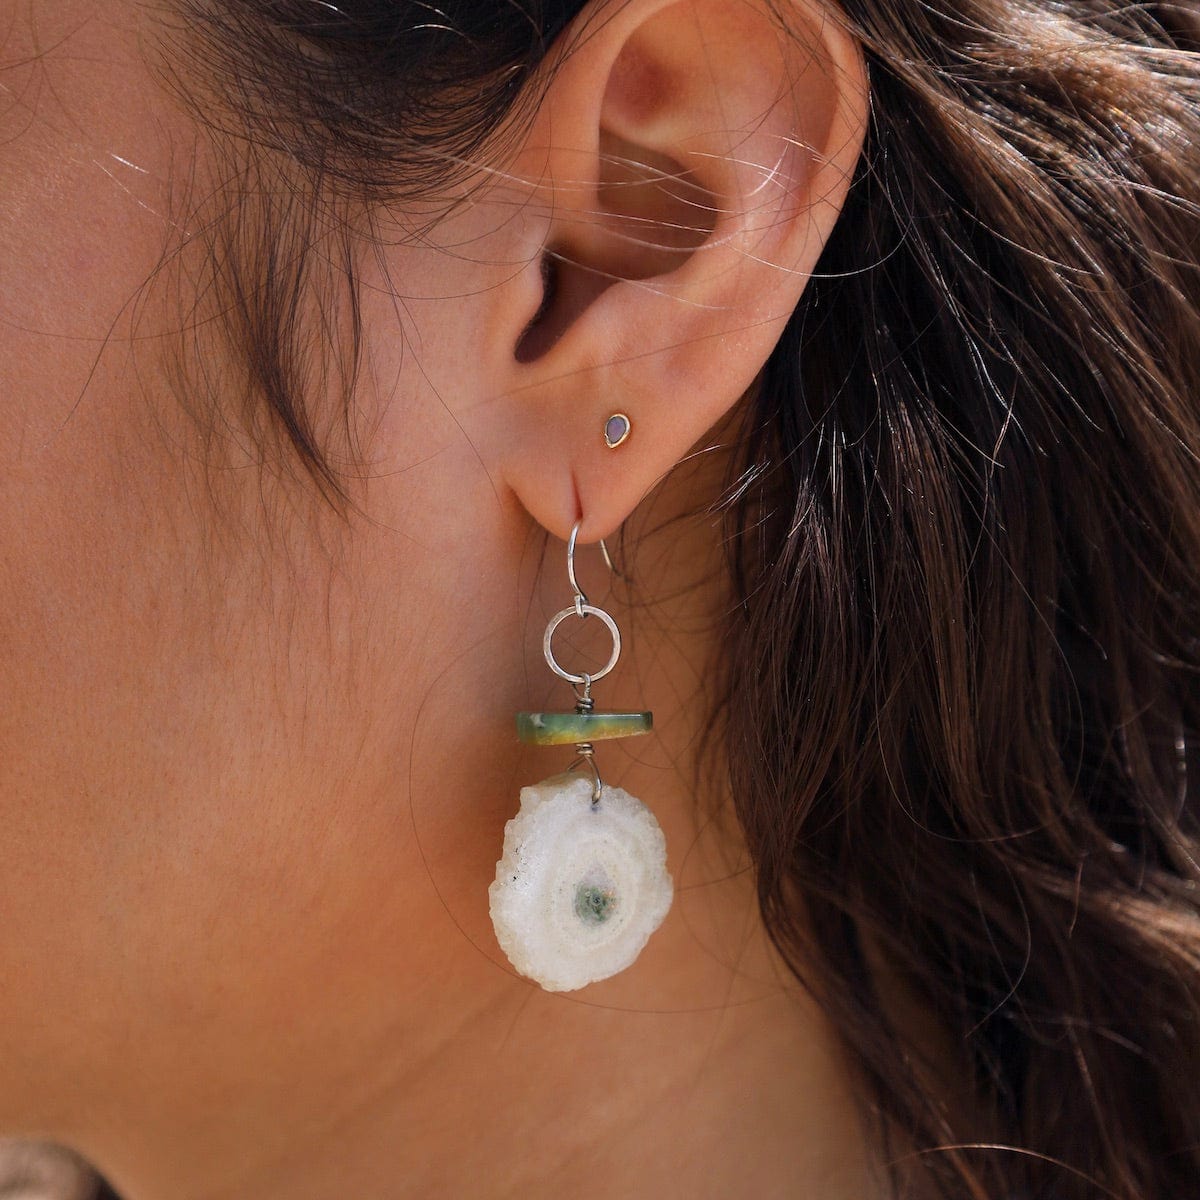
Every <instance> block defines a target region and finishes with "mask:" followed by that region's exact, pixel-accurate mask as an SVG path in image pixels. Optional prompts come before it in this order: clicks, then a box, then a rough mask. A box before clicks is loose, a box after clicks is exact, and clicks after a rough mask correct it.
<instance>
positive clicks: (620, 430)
mask: <svg viewBox="0 0 1200 1200" xmlns="http://www.w3.org/2000/svg"><path fill="white" fill-rule="evenodd" d="M630 428H631V427H630V424H629V418H628V417H627V416H626V415H625V414H624V413H613V415H612V416H611V417H609V418H608V420H607V421H605V422H604V444H605V445H606V446H607V447H608V448H609V449H610V450H615V449H616V448H617V447H618V446H619V445H620V444H621V443H622V442H623V441H624V440H625V439H626V438H627V437H628V436H629V432H630Z"/></svg>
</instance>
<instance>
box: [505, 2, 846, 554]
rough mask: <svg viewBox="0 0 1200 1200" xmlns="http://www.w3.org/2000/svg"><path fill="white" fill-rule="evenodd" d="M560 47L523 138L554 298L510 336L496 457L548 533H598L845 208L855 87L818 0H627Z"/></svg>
mask: <svg viewBox="0 0 1200 1200" xmlns="http://www.w3.org/2000/svg"><path fill="white" fill-rule="evenodd" d="M609 8H612V9H613V11H612V13H611V14H609V12H608V9H609ZM784 18H786V21H787V25H788V27H787V28H785V27H784V25H783V23H782V22H783V20H784ZM566 45H567V49H566V52H565V55H564V58H563V60H562V62H561V63H560V64H559V65H558V68H557V71H556V73H555V74H554V75H553V77H552V79H551V82H550V84H549V88H548V91H547V93H546V96H545V100H544V102H543V105H542V108H541V110H540V111H539V115H538V117H537V119H536V120H535V122H534V125H533V127H532V129H531V131H530V135H529V139H528V143H527V146H526V149H525V156H524V162H525V164H526V165H527V166H532V164H535V163H537V164H539V165H538V167H537V168H536V177H535V178H534V179H533V180H531V187H532V188H533V191H534V193H535V195H536V199H537V200H538V201H540V203H541V204H544V205H545V206H546V208H547V209H548V211H549V212H550V213H551V214H552V216H551V219H550V220H549V221H548V222H547V226H546V228H547V235H546V241H545V244H544V245H543V246H541V247H537V248H532V249H534V250H535V252H540V254H541V255H542V256H544V262H545V264H546V267H547V269H546V272H545V278H546V280H547V288H548V291H547V295H546V296H545V298H544V302H543V304H542V307H541V308H540V310H539V312H538V314H537V316H536V318H535V320H534V321H532V322H530V323H529V324H528V325H526V326H524V327H522V328H519V329H515V330H513V356H512V369H511V378H510V379H509V380H508V381H507V382H508V386H507V387H506V388H505V389H504V399H503V402H502V403H501V404H500V405H498V406H497V407H498V408H499V409H500V410H502V412H503V419H504V420H505V421H506V422H507V425H508V428H509V430H512V429H513V428H515V429H517V430H524V431H526V436H525V437H520V436H518V437H516V438H512V437H510V438H508V439H506V444H505V445H504V448H503V450H502V451H501V452H500V453H499V457H500V458H501V463H500V471H501V473H502V475H503V477H504V479H505V481H506V482H507V483H508V485H509V487H511V488H512V490H513V492H514V493H515V494H516V496H517V497H518V498H519V499H520V501H521V503H522V504H524V506H525V507H526V509H527V510H528V511H529V512H530V513H531V514H532V515H533V516H534V517H535V518H536V519H537V520H538V521H539V522H540V523H541V524H542V525H544V526H545V527H546V528H548V529H549V530H551V532H553V533H555V534H556V535H558V536H560V537H565V536H566V532H567V531H568V530H569V529H570V527H571V525H572V524H573V522H574V521H575V520H576V518H577V517H582V518H583V520H584V528H583V531H582V534H581V536H582V537H583V538H585V539H586V540H592V539H595V538H599V537H603V536H606V535H607V534H609V533H610V532H611V531H612V530H613V529H614V528H615V527H616V526H617V525H619V524H620V523H621V522H622V521H623V520H624V519H625V517H626V516H627V515H628V514H629V512H630V511H631V510H632V509H633V507H634V506H635V505H636V504H637V502H638V501H639V500H640V499H641V498H642V497H643V496H644V495H645V494H646V493H647V492H649V491H650V490H651V489H652V488H653V487H654V485H655V484H656V483H657V482H658V481H659V480H660V479H661V478H662V477H663V476H664V475H665V474H666V473H667V472H669V471H670V469H671V468H672V467H673V466H674V465H675V464H676V463H677V462H678V461H679V460H680V459H681V458H683V457H684V456H685V455H686V454H687V453H688V451H689V450H690V449H691V447H692V446H693V445H694V444H695V443H696V442H697V441H698V440H699V439H700V438H701V437H702V436H703V434H704V433H705V431H706V430H707V429H709V428H710V427H711V426H713V425H714V424H716V423H717V422H718V421H719V420H720V419H721V417H722V416H723V415H724V414H725V413H726V412H727V411H728V410H729V409H730V408H731V407H732V406H733V405H734V404H735V403H736V402H737V400H738V399H739V398H740V397H741V396H742V395H743V394H744V393H745V391H746V390H747V389H748V388H749V387H750V385H751V384H752V383H753V381H754V379H755V377H756V376H757V374H758V373H759V371H760V370H761V368H762V366H763V364H764V362H765V361H766V359H767V356H768V355H769V354H770V352H771V349H772V347H773V346H774V344H775V342H776V340H777V339H778V337H779V334H780V332H781V331H782V328H783V325H784V323H785V322H786V320H787V318H788V316H789V315H790V314H791V312H792V310H793V309H794V307H795V305H796V303H797V302H798V300H799V298H800V296H801V294H802V292H803V289H804V286H805V284H806V282H807V280H808V278H809V276H810V274H811V273H812V271H813V269H814V267H815V266H816V262H817V259H818V258H819V256H820V253H821V250H822V249H823V247H824V245H825V242H826V240H827V239H828V236H829V233H830V232H831V230H832V228H833V225H834V222H835V221H836V219H837V215H838V213H839V212H840V210H841V206H842V203H843V201H844V199H845V195H846V191H847V189H848V187H849V183H850V179H851V177H852V175H853V172H854V168H855V165H856V163H857V159H858V156H859V153H860V150H861V144H862V139H863V135H864V131H865V126H866V116H867V96H866V77H865V68H864V66H863V61H862V56H861V53H860V50H859V47H858V45H857V43H856V42H855V41H854V39H853V38H852V37H851V36H850V34H849V33H848V32H847V31H846V30H845V29H844V28H843V27H842V26H841V25H840V24H839V23H838V21H837V19H836V15H835V14H834V12H833V11H832V10H831V9H829V8H827V7H826V6H825V5H823V4H820V3H816V2H812V3H799V2H797V3H794V4H793V5H791V6H780V5H777V4H772V3H771V2H770V0H732V2H731V0H623V2H622V3H620V4H619V5H616V6H615V7H614V6H611V5H610V6H605V8H603V9H601V10H596V11H594V12H592V13H590V14H586V15H585V19H584V23H583V24H582V25H581V26H580V27H579V28H578V29H576V30H575V31H574V33H573V36H572V37H570V38H569V39H568V40H567V43H566ZM614 414H622V415H625V416H626V417H627V420H628V431H629V432H628V436H627V437H625V438H622V439H621V440H620V443H619V445H618V446H617V448H615V449H614V448H612V447H611V446H610V445H609V441H610V439H608V438H607V436H606V434H607V431H608V426H607V422H608V419H609V417H611V416H612V415H614Z"/></svg>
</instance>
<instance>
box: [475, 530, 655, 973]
mask: <svg viewBox="0 0 1200 1200" xmlns="http://www.w3.org/2000/svg"><path fill="white" fill-rule="evenodd" d="M580 524H581V522H578V521H577V522H576V523H575V527H574V528H573V529H572V530H571V536H570V539H569V540H568V542H567V578H568V579H569V580H570V582H571V589H572V591H573V592H574V593H575V599H574V603H573V604H571V605H570V606H569V607H567V608H564V609H563V610H562V611H561V612H558V613H556V614H555V615H554V616H553V617H551V618H550V622H549V624H548V625H547V626H546V634H545V637H544V638H543V639H542V653H543V654H544V655H545V658H546V663H547V665H548V666H549V668H550V670H552V671H553V672H554V673H555V674H556V675H558V676H559V677H560V678H562V679H565V680H566V681H567V682H568V683H569V684H571V686H572V687H573V688H574V690H575V699H576V703H575V710H574V711H573V712H536V713H535V712H522V713H517V733H518V735H519V736H520V738H521V741H523V742H526V743H528V744H530V745H535V746H563V745H574V746H575V751H576V754H577V755H578V757H577V758H576V760H575V762H574V763H573V764H572V765H571V767H570V768H568V770H567V772H566V773H564V774H561V775H555V776H552V777H551V778H550V779H545V780H543V781H542V782H541V783H538V784H535V785H534V786H532V787H527V788H522V789H521V808H520V811H519V812H518V813H517V815H516V816H515V817H513V818H512V820H511V821H509V822H508V824H507V825H506V826H505V827H504V854H503V857H502V858H501V859H500V861H499V862H498V863H497V864H496V879H495V882H494V883H493V884H492V885H491V887H490V888H489V889H488V896H489V898H490V900H491V912H492V924H493V925H494V926H495V929H496V938H497V940H498V941H499V943H500V946H501V948H502V949H503V951H504V953H505V954H506V955H508V960H509V962H511V963H512V965H513V966H514V967H516V969H517V970H518V971H520V973H521V974H522V975H526V976H528V977H529V978H530V979H532V980H534V981H535V982H536V983H539V984H540V985H541V986H542V987H543V988H545V989H546V990H547V991H549V992H567V991H572V990H574V989H575V988H581V987H583V986H584V985H585V984H588V983H595V982H596V981H597V980H600V979H607V978H608V977H609V976H610V975H615V974H617V972H618V971H623V970H625V968H626V967H628V966H629V965H630V964H631V963H632V962H633V960H634V959H635V958H637V956H638V955H639V954H640V953H641V952H642V948H643V947H644V946H645V945H646V942H647V941H648V940H649V938H650V935H651V934H652V933H653V932H654V931H655V930H656V929H657V928H658V927H659V925H661V924H662V921H663V918H664V917H665V916H666V915H667V910H668V909H669V908H670V907H671V898H672V895H673V888H672V885H671V877H670V875H668V874H667V844H666V839H665V838H664V837H663V832H662V830H661V829H660V828H659V825H658V822H657V821H656V820H655V819H654V814H653V813H652V812H651V811H650V810H649V809H648V808H647V807H646V806H645V805H644V804H643V803H642V802H641V801H640V800H638V799H636V798H635V797H633V796H631V795H630V794H629V793H628V792H626V791H623V790H622V789H621V788H618V787H613V786H612V785H611V784H607V783H605V782H604V781H603V780H602V779H601V778H600V772H599V770H598V768H597V767H596V758H595V748H594V747H593V745H592V743H593V742H596V741H601V740H607V739H609V738H619V737H634V736H636V735H638V734H643V733H649V732H650V729H651V725H652V722H653V716H652V714H651V713H648V712H612V713H606V712H596V711H595V704H594V702H593V700H592V685H593V684H594V683H596V682H597V681H599V680H601V679H603V678H604V676H606V675H607V674H608V673H609V672H610V671H611V670H612V669H613V667H615V666H616V665H617V660H618V659H619V658H620V656H621V633H620V630H619V629H618V628H617V623H616V622H615V621H614V620H613V619H612V617H611V616H609V614H608V613H606V612H605V611H604V609H602V608H598V607H596V606H595V605H592V604H589V603H588V600H587V597H586V596H585V595H584V594H583V592H582V590H581V589H580V587H579V584H578V583H577V582H576V579H575V539H576V537H577V536H578V535H579V526H580ZM600 548H601V550H602V552H603V554H604V559H605V562H607V563H608V565H609V568H610V569H611V568H612V562H611V560H610V559H609V557H608V550H607V548H606V547H605V545H604V543H603V542H601V543H600ZM571 617H578V618H580V619H584V620H586V619H588V618H589V617H595V618H597V619H599V620H600V621H601V622H602V623H603V624H604V625H605V626H606V627H607V629H608V632H609V633H610V634H611V635H612V643H613V646H612V653H611V655H610V656H609V659H608V662H607V663H605V664H604V666H603V667H602V668H601V669H600V670H599V671H596V672H594V673H593V674H590V675H589V674H587V673H586V672H580V673H574V672H571V671H567V670H565V669H564V668H563V667H562V666H561V665H560V664H559V662H558V659H557V658H555V656H554V646H553V639H554V632H555V630H556V629H558V627H559V625H561V624H562V623H563V622H564V621H566V620H568V619H569V618H571ZM580 766H586V767H587V774H586V775H584V774H581V773H576V768H577V767H580Z"/></svg>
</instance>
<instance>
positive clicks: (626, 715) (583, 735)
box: [517, 712, 654, 746]
mask: <svg viewBox="0 0 1200 1200" xmlns="http://www.w3.org/2000/svg"><path fill="white" fill-rule="evenodd" d="M653 728H654V714H653V713H648V712H584V713H580V712H519V713H517V736H518V737H519V738H520V739H521V741H523V742H524V743H525V744H526V745H528V746H574V745H576V744H578V743H579V742H607V741H611V740H612V739H613V738H625V737H637V736H638V735H639V734H643V733H649V732H650V731H651V729H653Z"/></svg>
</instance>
